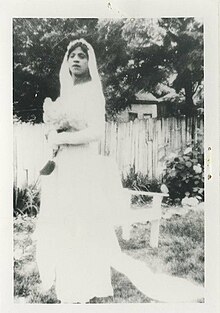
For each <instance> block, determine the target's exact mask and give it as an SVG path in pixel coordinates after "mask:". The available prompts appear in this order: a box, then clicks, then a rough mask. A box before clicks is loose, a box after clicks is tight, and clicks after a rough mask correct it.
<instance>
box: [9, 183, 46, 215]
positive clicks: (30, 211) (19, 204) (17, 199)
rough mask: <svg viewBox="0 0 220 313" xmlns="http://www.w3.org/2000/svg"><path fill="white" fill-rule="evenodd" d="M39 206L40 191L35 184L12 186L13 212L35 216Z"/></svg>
mask: <svg viewBox="0 0 220 313" xmlns="http://www.w3.org/2000/svg"><path fill="white" fill-rule="evenodd" d="M39 207H40V191H39V189H38V188H37V187H36V186H28V187H25V188H23V189H21V188H16V187H14V188H13V214H14V216H18V215H19V214H22V215H23V214H27V215H28V216H36V215H37V213H38V212H39Z"/></svg>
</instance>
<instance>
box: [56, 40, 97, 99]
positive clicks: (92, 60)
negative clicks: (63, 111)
mask: <svg viewBox="0 0 220 313" xmlns="http://www.w3.org/2000/svg"><path fill="white" fill-rule="evenodd" d="M77 43H82V44H83V45H85V46H86V47H87V49H88V68H89V73H90V77H91V82H92V83H93V85H94V88H96V89H97V92H98V91H99V92H101V93H102V86H101V81H100V77H99V73H98V68H97V63H96V57H95V52H94V50H93V48H92V46H91V45H90V44H89V43H88V42H87V41H86V40H84V39H77V40H74V41H71V42H70V43H69V45H68V47H67V51H66V53H65V55H64V58H63V62H62V65H61V69H60V75H59V78H60V97H62V98H63V97H64V96H67V95H68V94H69V93H70V92H72V89H73V79H72V77H71V75H70V72H69V65H68V54H69V50H70V49H71V47H73V46H74V45H76V44H77Z"/></svg>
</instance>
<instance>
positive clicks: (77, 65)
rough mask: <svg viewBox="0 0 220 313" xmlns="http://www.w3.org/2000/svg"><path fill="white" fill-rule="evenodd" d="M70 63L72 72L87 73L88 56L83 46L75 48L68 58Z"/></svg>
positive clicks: (77, 74) (78, 74)
mask: <svg viewBox="0 0 220 313" xmlns="http://www.w3.org/2000/svg"><path fill="white" fill-rule="evenodd" d="M68 64H69V69H70V72H71V73H72V74H73V75H75V76H83V75H86V74H87V73H88V71H89V69H88V58H87V55H86V54H85V52H83V50H82V49H81V47H77V48H76V49H74V50H73V51H72V52H71V53H70V55H69V58H68Z"/></svg>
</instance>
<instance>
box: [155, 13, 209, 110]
mask: <svg viewBox="0 0 220 313" xmlns="http://www.w3.org/2000/svg"><path fill="white" fill-rule="evenodd" d="M159 24H160V27H162V28H163V29H164V30H166V35H165V37H164V47H163V48H164V50H165V51H166V52H165V53H166V54H167V56H168V62H169V66H168V67H169V68H170V69H171V70H172V71H173V73H176V76H175V79H174V81H173V83H172V86H173V87H174V89H175V90H176V92H178V93H179V92H181V91H183V92H184V95H185V105H184V107H183V113H185V114H186V115H190V114H192V113H193V112H194V110H195V107H194V101H193V96H194V94H195V93H196V91H197V89H198V88H199V87H200V86H201V84H202V82H203V78H204V73H203V62H204V60H203V58H204V57H203V48H204V47H203V25H202V23H201V22H200V21H197V20H195V19H194V18H178V19H176V18H171V19H168V18H165V19H161V20H159Z"/></svg>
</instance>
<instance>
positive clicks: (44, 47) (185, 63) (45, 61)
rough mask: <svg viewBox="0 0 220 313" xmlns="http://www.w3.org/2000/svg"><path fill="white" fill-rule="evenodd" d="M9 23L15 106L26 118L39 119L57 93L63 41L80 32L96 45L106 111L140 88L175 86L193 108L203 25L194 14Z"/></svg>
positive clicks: (188, 109)
mask: <svg viewBox="0 0 220 313" xmlns="http://www.w3.org/2000/svg"><path fill="white" fill-rule="evenodd" d="M13 27H14V37H13V44H14V50H13V65H14V112H15V113H16V114H17V115H18V116H19V117H20V118H21V119H22V120H24V121H27V120H30V119H32V118H34V120H35V122H41V121H42V105H43V101H44V99H45V97H51V98H52V99H53V100H55V99H56V98H57V97H58V96H59V70H60V65H61V63H62V59H63V55H64V53H65V50H66V46H67V45H68V43H69V41H70V40H72V39H76V38H79V37H84V38H85V39H86V40H88V42H90V43H91V44H92V45H93V46H94V47H95V52H96V56H97V61H98V65H99V72H100V75H101V79H102V83H103V91H104V94H105V98H106V111H107V115H108V117H112V116H113V117H114V116H116V115H117V113H118V112H120V111H122V110H124V109H125V108H126V107H128V106H129V105H130V104H131V103H132V101H133V100H134V98H135V93H136V92H138V91H140V90H141V89H144V90H146V91H148V92H152V93H153V94H154V95H155V96H156V97H161V96H164V95H166V93H167V89H170V88H171V89H173V90H174V89H175V92H176V95H177V96H178V94H179V95H181V94H183V95H184V98H185V101H184V103H183V109H184V111H183V112H184V113H185V114H187V115H190V114H192V113H193V109H194V107H195V105H194V101H193V98H194V95H195V93H196V91H198V90H199V88H200V89H202V87H201V86H202V81H203V28H202V24H201V23H199V22H198V21H196V20H195V19H193V18H171V19H124V18H121V19H99V20H98V19H81V18H77V19H69V18H40V19H39V18H16V19H14V23H13ZM161 86H165V87H167V88H161ZM171 94H173V93H171ZM176 95H175V97H174V98H175V101H176V100H177V99H178V97H176Z"/></svg>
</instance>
